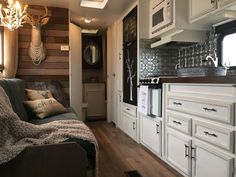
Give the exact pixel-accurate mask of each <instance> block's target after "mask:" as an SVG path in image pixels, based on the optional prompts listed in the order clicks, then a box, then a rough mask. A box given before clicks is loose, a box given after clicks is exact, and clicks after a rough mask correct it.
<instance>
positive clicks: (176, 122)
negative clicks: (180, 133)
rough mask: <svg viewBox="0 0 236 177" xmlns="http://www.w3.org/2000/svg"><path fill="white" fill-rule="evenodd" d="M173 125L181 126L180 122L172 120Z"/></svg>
mask: <svg viewBox="0 0 236 177" xmlns="http://www.w3.org/2000/svg"><path fill="white" fill-rule="evenodd" d="M173 123H175V124H178V125H182V123H181V122H178V121H175V120H173Z"/></svg>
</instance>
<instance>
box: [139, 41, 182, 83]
mask: <svg viewBox="0 0 236 177" xmlns="http://www.w3.org/2000/svg"><path fill="white" fill-rule="evenodd" d="M150 44H151V41H150V40H147V39H141V40H140V51H139V52H140V68H139V72H140V78H141V79H142V78H145V77H149V76H156V75H157V76H162V75H165V76H166V75H167V76H169V75H176V71H175V65H176V64H177V63H178V58H177V57H178V50H177V49H157V48H155V49H151V48H150Z"/></svg>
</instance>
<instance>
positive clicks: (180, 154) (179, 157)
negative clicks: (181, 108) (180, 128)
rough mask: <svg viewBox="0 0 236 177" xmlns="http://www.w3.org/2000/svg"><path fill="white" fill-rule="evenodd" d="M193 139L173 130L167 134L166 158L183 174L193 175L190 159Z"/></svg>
mask: <svg viewBox="0 0 236 177" xmlns="http://www.w3.org/2000/svg"><path fill="white" fill-rule="evenodd" d="M190 148H191V139H190V138H189V137H187V136H186V135H183V134H181V133H179V132H177V131H175V130H172V129H171V128H167V132H166V158H167V161H168V162H169V163H170V164H172V165H173V166H174V167H176V168H177V169H179V170H180V171H181V172H182V173H184V174H185V175H187V176H189V175H190V174H191V158H189V157H190Z"/></svg>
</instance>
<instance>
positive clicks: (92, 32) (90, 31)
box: [81, 29, 98, 34]
mask: <svg viewBox="0 0 236 177" xmlns="http://www.w3.org/2000/svg"><path fill="white" fill-rule="evenodd" d="M81 32H82V33H85V34H97V32H98V29H82V30H81Z"/></svg>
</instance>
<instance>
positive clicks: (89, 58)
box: [84, 44, 100, 65]
mask: <svg viewBox="0 0 236 177" xmlns="http://www.w3.org/2000/svg"><path fill="white" fill-rule="evenodd" d="M84 60H85V61H86V63H87V64H89V65H96V64H97V63H98V62H99V60H100V52H99V48H98V46H96V45H94V44H89V45H87V46H86V47H85V49H84Z"/></svg>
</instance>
